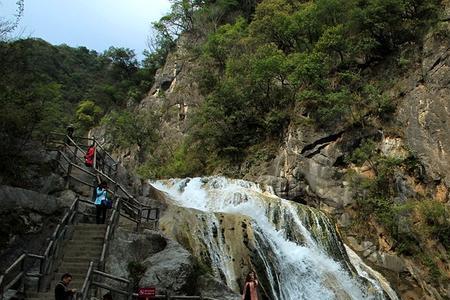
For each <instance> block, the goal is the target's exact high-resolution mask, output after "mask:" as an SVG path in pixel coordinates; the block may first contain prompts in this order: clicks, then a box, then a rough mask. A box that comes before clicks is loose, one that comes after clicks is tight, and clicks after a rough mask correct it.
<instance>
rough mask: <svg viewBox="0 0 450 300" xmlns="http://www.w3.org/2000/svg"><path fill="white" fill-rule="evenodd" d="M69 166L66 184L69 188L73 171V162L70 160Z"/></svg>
mask: <svg viewBox="0 0 450 300" xmlns="http://www.w3.org/2000/svg"><path fill="white" fill-rule="evenodd" d="M68 164H69V165H68V166H67V174H66V178H65V179H66V184H65V188H66V189H68V188H69V184H70V173H72V163H71V162H68Z"/></svg>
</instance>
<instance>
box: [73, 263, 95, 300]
mask: <svg viewBox="0 0 450 300" xmlns="http://www.w3.org/2000/svg"><path fill="white" fill-rule="evenodd" d="M93 269H94V262H93V261H91V262H90V263H89V268H88V270H87V273H86V277H85V278H84V282H83V286H82V287H81V290H80V292H79V293H78V294H77V298H81V300H85V299H86V297H87V294H88V291H89V287H90V283H91V281H92V280H91V277H92V270H93Z"/></svg>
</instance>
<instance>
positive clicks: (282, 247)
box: [152, 177, 395, 300]
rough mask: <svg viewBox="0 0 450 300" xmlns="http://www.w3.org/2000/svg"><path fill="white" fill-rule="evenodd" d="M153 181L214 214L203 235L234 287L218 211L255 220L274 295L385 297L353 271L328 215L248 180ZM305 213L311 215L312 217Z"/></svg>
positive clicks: (181, 202) (178, 200)
mask: <svg viewBox="0 0 450 300" xmlns="http://www.w3.org/2000/svg"><path fill="white" fill-rule="evenodd" d="M152 184H153V185H154V186H155V187H156V188H157V189H160V190H162V191H164V192H166V193H168V194H169V196H170V197H171V198H172V200H173V201H174V204H175V205H178V206H182V207H187V208H193V209H196V210H200V211H203V212H206V213H208V214H207V215H206V216H207V218H208V220H206V221H205V224H207V227H208V228H206V229H205V230H204V231H203V233H202V236H201V237H200V238H201V239H202V240H203V241H204V244H205V245H206V248H207V249H208V252H209V257H210V261H211V264H212V270H213V271H214V272H215V273H216V275H218V274H221V277H222V278H223V279H225V281H226V283H227V285H228V286H229V287H231V288H232V289H234V290H238V289H239V288H238V286H237V284H236V277H237V276H236V274H235V272H234V269H233V268H232V262H231V259H230V258H231V257H230V254H229V253H228V247H227V245H225V244H224V243H222V242H221V241H222V238H221V237H220V234H221V233H220V230H219V231H218V230H217V224H219V220H218V219H217V216H216V214H215V213H218V212H221V213H227V214H241V215H245V216H248V217H250V218H251V219H252V222H253V224H252V227H253V230H254V233H255V240H256V244H257V247H256V250H257V252H258V253H257V255H258V257H259V261H260V262H261V263H262V264H263V265H264V270H265V273H266V274H264V275H265V278H267V281H268V283H269V288H270V290H269V291H267V290H266V292H267V294H269V295H270V297H271V298H273V299H276V300H297V299H358V300H359V299H385V297H384V294H383V290H382V288H381V287H380V285H379V284H378V283H377V280H375V279H372V278H370V279H369V280H367V278H366V279H364V278H363V277H358V276H354V275H352V272H351V271H350V269H349V268H348V265H347V264H346V261H345V260H346V257H347V254H346V252H345V249H344V247H343V246H342V243H340V242H339V241H338V240H337V236H336V233H335V231H334V230H333V228H332V225H331V224H330V223H329V222H328V219H327V218H326V217H324V216H323V215H320V213H319V212H316V211H314V212H312V210H311V209H310V208H308V207H304V206H303V207H302V208H301V209H300V208H299V207H300V205H299V204H296V203H293V202H290V201H287V200H283V199H280V198H278V197H277V196H275V195H274V194H273V192H272V191H271V190H265V191H264V190H262V189H261V188H260V187H259V186H258V185H257V184H255V183H251V182H248V181H243V180H230V179H226V178H224V177H207V178H193V179H174V180H168V181H156V182H152ZM302 211H307V212H311V213H310V214H308V215H306V214H304V213H302ZM313 228H314V229H313ZM312 231H313V232H312ZM214 235H216V236H217V235H219V238H214ZM347 260H348V259H347ZM365 274H366V273H364V275H365ZM365 276H366V275H365ZM218 277H219V276H218ZM366 277H367V276H366ZM394 295H395V293H394ZM391 298H392V297H391ZM394 299H395V298H394Z"/></svg>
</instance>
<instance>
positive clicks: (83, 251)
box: [25, 223, 106, 300]
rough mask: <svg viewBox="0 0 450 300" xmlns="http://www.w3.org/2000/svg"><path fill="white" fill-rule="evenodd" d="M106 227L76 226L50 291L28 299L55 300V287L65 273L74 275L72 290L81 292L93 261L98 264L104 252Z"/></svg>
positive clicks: (33, 294)
mask: <svg viewBox="0 0 450 300" xmlns="http://www.w3.org/2000/svg"><path fill="white" fill-rule="evenodd" d="M105 231H106V225H103V224H102V225H98V224H87V223H82V224H78V225H75V228H74V232H73V237H72V239H71V240H69V241H68V242H67V243H66V244H65V246H64V250H63V257H62V260H61V262H60V263H59V267H58V269H57V271H56V272H55V273H54V278H53V280H52V282H51V284H50V289H49V290H48V291H47V292H45V293H33V292H27V295H26V297H25V298H26V299H34V300H38V299H39V300H50V299H52V300H53V299H55V294H54V289H55V285H56V284H57V283H58V282H59V281H60V279H61V276H62V275H63V274H64V273H70V274H72V276H73V277H72V282H71V284H70V286H69V287H70V288H75V289H77V290H80V289H81V287H82V285H83V282H84V279H85V277H86V273H87V271H88V268H89V263H90V262H91V261H94V263H95V262H98V260H99V259H100V256H101V252H102V246H103V238H104V236H105Z"/></svg>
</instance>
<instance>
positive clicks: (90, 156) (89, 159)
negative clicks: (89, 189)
mask: <svg viewBox="0 0 450 300" xmlns="http://www.w3.org/2000/svg"><path fill="white" fill-rule="evenodd" d="M94 154H95V146H94V145H92V146H90V147H89V148H88V149H87V150H86V155H84V164H85V165H86V166H87V167H92V166H93V165H94Z"/></svg>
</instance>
